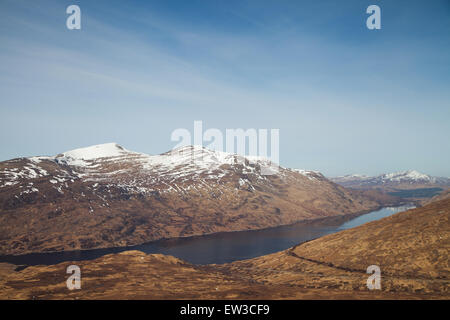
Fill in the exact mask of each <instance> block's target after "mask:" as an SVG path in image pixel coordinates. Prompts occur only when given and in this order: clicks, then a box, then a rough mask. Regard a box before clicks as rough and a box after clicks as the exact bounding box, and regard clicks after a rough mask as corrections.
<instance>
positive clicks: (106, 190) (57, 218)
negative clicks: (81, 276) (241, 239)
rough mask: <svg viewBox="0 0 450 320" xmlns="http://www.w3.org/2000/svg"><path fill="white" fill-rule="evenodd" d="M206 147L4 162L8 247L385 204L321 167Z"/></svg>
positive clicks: (0, 243)
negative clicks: (345, 185) (298, 165)
mask: <svg viewBox="0 0 450 320" xmlns="http://www.w3.org/2000/svg"><path fill="white" fill-rule="evenodd" d="M262 167H264V168H266V169H267V168H269V169H270V168H274V169H275V167H274V164H272V163H270V162H269V161H267V160H263V159H253V158H251V159H249V158H247V157H243V156H238V155H235V154H229V153H224V152H217V151H211V150H208V149H205V148H202V147H199V146H187V147H182V148H178V149H175V150H171V151H169V152H166V153H163V154H160V155H147V154H143V153H139V152H134V151H129V150H127V149H125V148H123V147H121V146H119V145H118V144H115V143H108V144H102V145H96V146H91V147H87V148H80V149H75V150H71V151H67V152H64V153H61V154H58V155H56V156H45V157H43V156H41V157H30V158H18V159H13V160H9V161H4V162H0V210H1V215H0V235H1V237H0V254H2V253H3V254H4V253H14V254H16V253H25V252H37V251H58V250H70V249H87V248H98V247H108V246H124V245H132V244H139V243H144V242H148V241H151V240H157V239H161V238H171V237H183V236H191V235H201V234H208V233H213V232H221V231H237V230H248V229H260V228H266V227H273V226H278V225H282V224H289V223H293V222H296V221H300V220H305V219H315V218H320V217H326V216H333V215H342V214H348V213H354V212H361V211H364V210H368V209H374V208H377V207H379V205H380V203H379V202H377V200H374V199H373V198H367V197H365V196H364V195H363V194H362V193H356V192H353V191H349V190H346V189H345V188H343V187H341V186H338V185H336V184H334V183H332V182H330V181H329V180H328V179H326V178H325V177H324V176H323V175H321V174H320V173H317V172H312V171H301V170H300V171H295V170H290V169H285V168H281V167H280V168H277V169H279V170H278V171H276V172H277V173H276V174H273V175H263V174H261V168H262Z"/></svg>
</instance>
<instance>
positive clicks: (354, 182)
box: [330, 170, 450, 189]
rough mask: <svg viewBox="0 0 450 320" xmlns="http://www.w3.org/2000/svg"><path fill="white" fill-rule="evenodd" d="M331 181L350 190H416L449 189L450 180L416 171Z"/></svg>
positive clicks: (343, 177) (354, 176)
mask: <svg viewBox="0 0 450 320" xmlns="http://www.w3.org/2000/svg"><path fill="white" fill-rule="evenodd" d="M330 180H332V181H334V182H336V183H338V184H340V185H342V186H344V187H350V188H376V187H395V188H405V189H409V188H416V187H427V186H428V187H434V186H442V187H449V186H450V179H449V178H445V177H432V176H429V175H427V174H423V173H420V172H418V171H415V170H409V171H403V172H396V173H386V174H380V175H378V176H373V177H371V176H364V175H358V174H353V175H347V176H341V177H334V178H330Z"/></svg>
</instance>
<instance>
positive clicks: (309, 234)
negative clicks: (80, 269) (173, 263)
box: [0, 206, 412, 265]
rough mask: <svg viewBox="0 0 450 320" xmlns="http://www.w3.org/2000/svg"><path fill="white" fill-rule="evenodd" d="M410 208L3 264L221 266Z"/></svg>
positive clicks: (33, 256) (4, 259)
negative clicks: (167, 259) (163, 259)
mask: <svg viewBox="0 0 450 320" xmlns="http://www.w3.org/2000/svg"><path fill="white" fill-rule="evenodd" d="M409 208H412V207H411V206H408V207H395V208H383V209H381V210H377V211H373V212H370V213H367V214H364V215H361V216H359V217H356V218H353V219H350V220H348V218H343V217H335V218H327V219H323V220H320V221H313V222H301V223H296V224H293V225H289V226H282V227H276V228H270V229H264V230H256V231H240V232H227V233H217V234H213V235H208V236H200V237H190V238H178V239H168V240H160V241H154V242H150V243H146V244H142V245H137V246H131V247H121V248H108V249H94V250H81V251H66V252H56V253H36V254H27V255H22V256H0V262H9V263H13V264H16V265H51V264H57V263H60V262H64V261H80V260H92V259H96V258H98V257H101V256H103V255H105V254H110V253H117V252H122V251H126V250H140V251H143V252H146V253H162V254H166V255H172V256H175V257H177V258H180V259H183V260H185V261H188V262H191V263H195V264H211V263H217V264H220V263H226V262H232V261H236V260H244V259H250V258H254V257H258V256H262V255H266V254H270V253H274V252H277V251H281V250H285V249H288V248H290V247H292V246H294V245H297V244H299V243H302V242H305V241H308V240H311V239H315V238H319V237H322V236H324V235H327V234H330V233H334V232H338V231H341V230H345V229H348V228H353V227H356V226H359V225H361V224H364V223H367V222H370V221H374V220H378V219H381V218H384V217H387V216H390V215H392V214H394V213H397V212H400V211H404V210H407V209H409ZM345 219H347V221H345Z"/></svg>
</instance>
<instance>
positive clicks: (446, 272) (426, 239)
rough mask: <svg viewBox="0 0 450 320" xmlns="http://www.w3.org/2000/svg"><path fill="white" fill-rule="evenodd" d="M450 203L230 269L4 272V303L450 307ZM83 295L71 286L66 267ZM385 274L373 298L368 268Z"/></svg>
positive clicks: (154, 265)
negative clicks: (331, 302) (78, 278)
mask: <svg viewBox="0 0 450 320" xmlns="http://www.w3.org/2000/svg"><path fill="white" fill-rule="evenodd" d="M449 210H450V199H449V198H448V197H447V198H445V199H441V200H439V199H437V200H435V201H432V202H430V203H429V204H427V205H425V206H423V207H420V208H416V209H412V210H408V211H405V212H400V213H396V214H394V215H391V216H389V217H386V218H383V219H381V220H377V221H373V222H369V223H366V224H363V225H361V226H358V227H356V228H351V229H348V230H343V231H341V232H337V233H334V234H330V235H326V236H324V237H321V238H318V239H315V240H312V241H308V242H305V243H302V244H299V245H296V246H293V247H291V248H289V249H287V250H283V251H281V252H276V253H273V254H269V255H264V256H261V257H257V258H253V259H248V260H243V261H236V262H232V263H225V264H210V265H196V264H190V263H187V262H185V261H183V260H181V259H178V258H175V257H171V256H167V255H161V254H145V253H143V252H140V251H124V252H121V253H118V254H109V255H105V256H103V257H101V258H98V259H95V260H90V261H70V262H64V263H60V264H56V265H50V266H30V267H28V268H26V269H24V270H21V271H14V269H15V266H14V265H11V264H1V268H0V275H1V276H0V288H1V289H0V298H2V299H244V300H245V299H380V298H382V299H448V298H449V294H450V293H449V284H450V283H449V276H450V267H449V259H448V257H449V243H450V232H449V231H450V229H449V228H450V223H449V216H450V211H449ZM70 264H77V265H79V266H80V268H81V270H82V289H81V290H74V291H69V290H68V289H67V288H66V286H65V280H66V273H65V270H66V267H67V266H68V265H70ZM372 264H376V265H379V266H380V268H381V276H382V280H381V290H372V291H371V290H368V289H367V287H366V279H367V277H368V274H367V273H366V268H367V266H369V265H372Z"/></svg>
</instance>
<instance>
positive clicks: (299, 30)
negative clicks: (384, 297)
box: [0, 0, 450, 176]
mask: <svg viewBox="0 0 450 320" xmlns="http://www.w3.org/2000/svg"><path fill="white" fill-rule="evenodd" d="M71 4H77V5H79V6H80V8H81V11H82V29H81V30H73V31H70V30H68V29H67V28H66V19H67V16H68V15H67V14H66V13H65V11H66V8H67V7H68V6H69V5H71ZM370 4H377V5H379V6H380V7H381V10H382V16H381V18H382V22H381V23H382V29H381V30H375V31H371V30H368V29H367V28H366V25H365V21H366V18H367V17H368V15H367V14H366V13H365V10H366V8H367V7H368V6H369V5H370ZM0 30H1V32H0V145H1V148H0V160H6V159H10V158H15V157H19V156H30V155H52V154H57V153H59V152H62V151H66V150H70V149H74V148H77V147H83V146H89V145H94V144H100V143H105V142H117V143H119V144H121V145H123V146H124V147H125V148H127V149H130V150H135V151H140V152H145V153H150V154H157V153H161V152H165V151H167V150H169V149H171V148H172V147H173V146H174V145H175V143H174V142H172V141H170V134H171V132H172V131H173V130H175V129H177V128H186V129H189V130H193V122H194V120H202V121H203V126H204V128H205V129H208V128H219V129H221V130H223V131H224V130H225V129H226V128H244V129H247V128H267V129H270V128H279V129H280V163H281V165H283V166H286V167H296V168H305V169H314V170H320V171H322V172H324V173H325V174H327V175H342V174H349V173H362V174H370V175H372V174H378V173H383V172H391V171H400V170H408V169H416V170H419V171H422V172H425V173H428V174H432V175H440V176H450V166H449V163H450V148H449V142H448V141H449V136H450V135H449V134H450V129H449V127H450V126H449V123H450V90H449V88H450V3H449V2H448V1H446V0H443V1H439V0H436V1H428V2H427V1H375V0H373V1H372V0H371V1H364V0H355V1H312V0H311V1H294V0H289V1H288V0H273V1H264V0H259V1H256V0H255V1H244V0H241V1H217V0H202V1H200V0H189V1H170V0H168V1H162V0H160V1H124V0H123V1H118V0H114V1H106V0H105V1H103V0H96V1H75V0H72V1H65V0H58V1H43V0H36V1H20V0H0Z"/></svg>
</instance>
